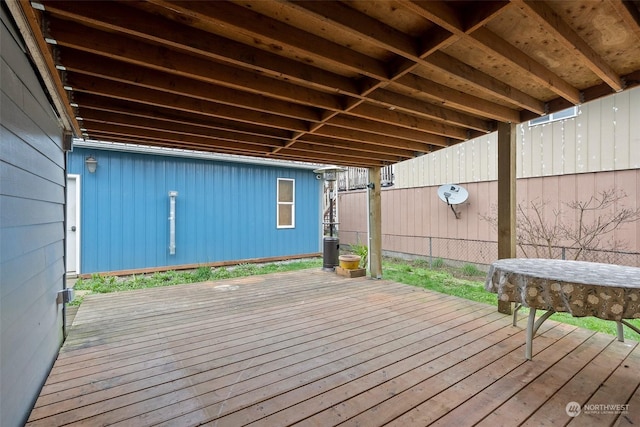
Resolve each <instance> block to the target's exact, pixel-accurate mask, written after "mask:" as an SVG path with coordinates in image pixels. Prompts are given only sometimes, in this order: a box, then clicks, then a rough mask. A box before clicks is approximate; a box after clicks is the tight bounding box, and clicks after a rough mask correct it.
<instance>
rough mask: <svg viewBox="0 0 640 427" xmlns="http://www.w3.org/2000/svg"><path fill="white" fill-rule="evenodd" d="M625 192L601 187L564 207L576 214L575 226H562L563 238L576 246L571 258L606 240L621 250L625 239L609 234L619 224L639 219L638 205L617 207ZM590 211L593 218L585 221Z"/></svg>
mask: <svg viewBox="0 0 640 427" xmlns="http://www.w3.org/2000/svg"><path fill="white" fill-rule="evenodd" d="M626 197H627V195H626V194H625V192H624V191H622V190H615V189H613V188H611V189H609V190H603V191H601V192H599V193H598V194H596V195H595V196H592V197H590V198H589V200H587V201H574V202H569V203H566V206H567V207H568V208H569V209H571V210H572V211H573V212H575V213H576V214H577V221H576V223H575V225H573V226H571V225H565V224H563V225H562V236H563V238H564V240H565V241H566V242H567V243H568V244H569V246H571V247H572V248H575V249H576V252H575V255H574V257H573V258H574V259H580V258H581V257H582V256H583V254H584V253H585V252H589V251H593V250H596V249H598V248H601V247H602V246H604V245H603V243H604V242H605V239H607V241H608V245H607V246H609V247H615V248H617V249H624V246H625V245H624V242H621V241H619V240H617V239H614V238H613V237H612V236H611V234H610V233H612V232H613V231H614V230H616V229H618V228H619V227H620V226H621V225H623V224H627V223H630V222H634V221H637V220H638V218H640V208H637V209H629V208H626V207H618V208H617V209H616V205H617V204H619V203H620V202H621V200H623V199H624V198H626ZM590 213H593V219H592V220H588V217H589V216H590V215H589V214H590Z"/></svg>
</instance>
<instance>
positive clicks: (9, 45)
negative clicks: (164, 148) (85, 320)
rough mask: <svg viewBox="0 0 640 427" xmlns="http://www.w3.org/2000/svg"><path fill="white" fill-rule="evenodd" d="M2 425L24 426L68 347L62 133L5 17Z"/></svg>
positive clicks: (0, 200) (0, 176) (0, 183)
mask: <svg viewBox="0 0 640 427" xmlns="http://www.w3.org/2000/svg"><path fill="white" fill-rule="evenodd" d="M0 17H1V18H2V20H1V22H0V31H1V33H0V39H1V40H2V42H1V43H0V53H1V61H0V66H1V70H0V79H1V80H0V81H1V89H2V90H1V91H0V104H1V111H0V119H1V126H0V132H1V133H0V140H1V143H0V425H1V426H3V427H13V426H19V425H23V424H24V422H25V421H26V419H27V417H28V415H29V412H30V410H31V407H32V405H33V403H34V402H35V399H36V398H37V396H38V394H39V392H40V387H41V385H42V384H43V383H44V381H45V379H46V377H47V375H48V373H49V370H50V368H51V365H52V364H53V362H54V360H55V358H56V356H57V353H58V349H59V347H60V344H61V343H62V308H61V306H59V305H57V304H56V294H57V292H58V290H59V289H62V286H63V278H64V258H63V257H64V240H63V239H64V227H63V225H64V222H63V221H64V189H65V178H64V177H65V170H64V168H65V165H64V163H65V162H64V153H63V151H62V148H61V140H62V129H61V127H60V124H59V122H58V119H57V117H56V116H55V115H54V113H53V111H52V109H51V106H50V105H49V102H48V100H47V98H46V96H45V94H44V92H43V90H42V89H41V86H40V82H39V81H38V79H37V78H36V75H35V73H34V72H33V69H32V67H31V64H30V63H29V61H28V59H27V56H26V55H25V53H24V51H23V49H22V46H21V44H20V42H19V40H18V38H17V37H16V33H15V30H14V29H13V27H12V24H11V22H10V20H9V19H8V17H7V15H6V14H5V13H4V9H0Z"/></svg>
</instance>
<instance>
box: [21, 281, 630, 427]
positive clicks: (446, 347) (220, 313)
mask: <svg viewBox="0 0 640 427" xmlns="http://www.w3.org/2000/svg"><path fill="white" fill-rule="evenodd" d="M524 327H525V320H522V321H521V324H520V325H519V326H518V327H513V326H511V318H510V317H509V316H505V315H502V314H499V313H498V312H497V311H496V308H495V307H493V306H488V305H485V304H479V303H474V302H470V301H467V300H463V299H460V298H456V297H451V296H447V295H443V294H439V293H434V292H430V291H424V290H422V289H418V288H415V287H411V286H407V285H402V284H397V283H393V282H388V281H374V280H369V279H366V278H360V279H344V278H341V277H338V276H336V275H335V274H332V273H326V272H322V271H320V270H307V271H301V272H292V273H281V274H272V275H266V276H253V277H247V278H242V279H231V280H224V281H218V282H205V283H198V284H190V285H181V286H172V287H166V288H155V289H147V290H141V291H132V292H123V293H115V294H105V295H92V296H89V297H86V298H85V301H84V303H83V304H82V306H81V307H80V310H79V311H78V313H77V316H76V318H75V321H74V324H73V326H72V328H71V331H70V334H69V337H68V339H67V341H66V342H65V344H64V346H63V347H62V349H61V351H60V355H59V357H58V360H57V361H56V363H55V365H54V367H53V370H52V371H51V373H50V376H49V378H48V380H47V382H46V384H45V386H44V387H43V389H42V392H41V395H40V397H39V398H38V401H37V403H36V405H35V407H34V409H33V411H32V413H31V417H30V418H29V424H28V425H33V426H36V425H46V426H57V425H67V424H74V423H77V424H85V425H109V424H116V425H132V426H146V425H157V424H162V425H174V426H187V425H198V424H201V423H211V424H212V425H217V426H234V427H235V426H241V425H245V424H250V423H253V424H252V425H263V426H283V425H290V424H295V423H302V424H305V425H318V426H331V425H338V424H341V423H344V424H346V425H360V426H377V425H396V426H410V425H416V426H426V425H443V426H451V425H455V426H465V425H475V424H478V425H483V426H498V425H507V426H515V425H531V426H537V425H543V424H546V425H565V424H567V423H573V424H575V425H579V426H584V425H594V426H596V425H597V426H601V425H610V424H614V423H615V424H621V425H634V424H635V425H639V424H640V389H639V388H638V386H639V384H640V347H639V346H638V345H637V343H636V342H626V343H619V342H617V341H616V340H615V337H613V336H609V335H604V334H601V333H594V332H592V331H587V330H584V329H578V328H576V327H573V326H568V325H564V324H560V323H556V322H553V321H547V322H546V323H545V324H543V326H542V328H541V330H540V331H539V335H538V336H537V337H536V339H535V340H534V346H533V348H534V358H533V361H530V362H527V361H525V358H524V342H525V336H524V331H523V329H524ZM570 402H577V403H578V404H579V405H581V409H582V412H581V413H580V414H579V415H577V416H576V417H575V418H573V417H570V416H569V415H568V414H567V405H568V404H569V403H570ZM598 405H618V406H615V407H614V406H608V407H604V406H598ZM624 405H627V406H624ZM575 408H576V407H575V406H574V407H573V409H575ZM625 410H626V412H625ZM620 412H623V413H622V414H620Z"/></svg>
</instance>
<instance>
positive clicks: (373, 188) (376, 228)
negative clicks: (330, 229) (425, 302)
mask: <svg viewBox="0 0 640 427" xmlns="http://www.w3.org/2000/svg"><path fill="white" fill-rule="evenodd" d="M380 172H381V168H379V167H375V168H370V169H369V191H368V195H369V200H368V203H369V205H368V206H369V209H368V210H369V221H368V223H369V224H368V225H369V271H370V275H371V277H372V278H374V279H381V278H382V203H381V195H380V182H381V178H380Z"/></svg>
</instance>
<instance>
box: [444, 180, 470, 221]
mask: <svg viewBox="0 0 640 427" xmlns="http://www.w3.org/2000/svg"><path fill="white" fill-rule="evenodd" d="M438 197H439V198H440V200H442V201H443V202H445V203H446V204H447V205H448V206H449V207H450V208H451V211H452V212H453V214H454V215H455V217H456V219H460V213H459V212H458V211H456V209H455V207H454V205H459V204H460V203H464V202H465V201H466V200H467V199H468V198H469V192H468V191H467V190H465V189H464V188H463V187H462V186H460V185H455V184H445V185H441V186H440V187H438Z"/></svg>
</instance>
